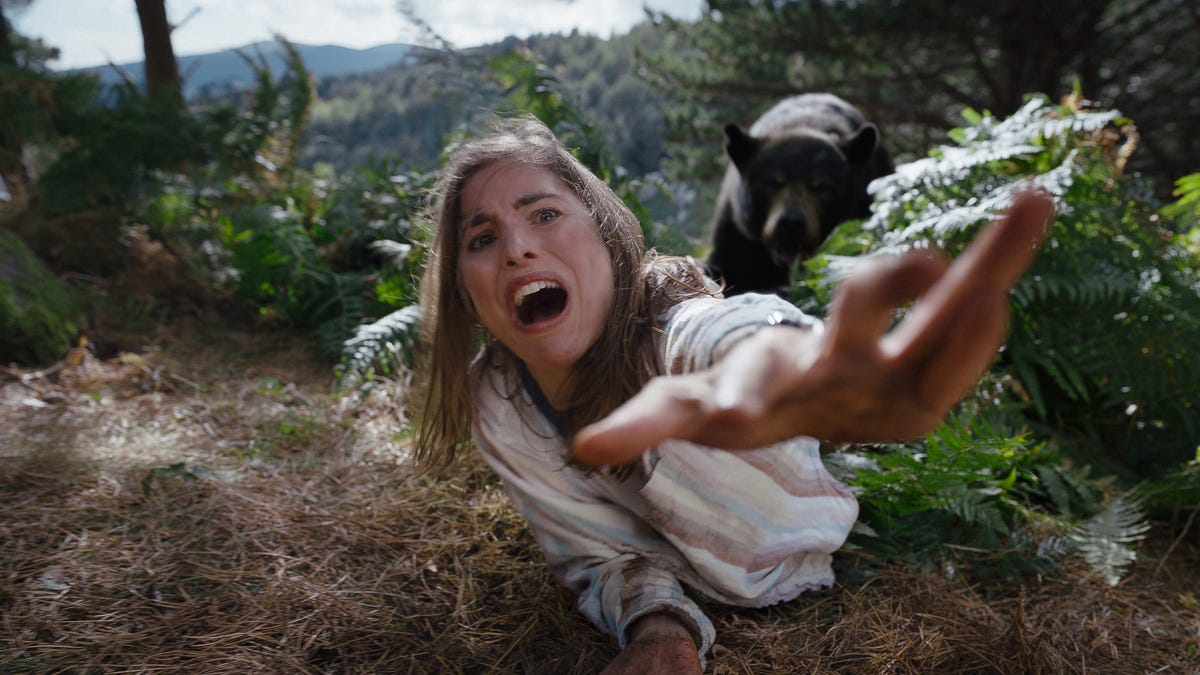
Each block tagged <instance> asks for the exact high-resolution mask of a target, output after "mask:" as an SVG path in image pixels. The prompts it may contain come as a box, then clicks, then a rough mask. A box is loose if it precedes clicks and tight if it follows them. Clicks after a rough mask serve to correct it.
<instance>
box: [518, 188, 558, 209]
mask: <svg viewBox="0 0 1200 675" xmlns="http://www.w3.org/2000/svg"><path fill="white" fill-rule="evenodd" d="M556 196H557V195H555V194H554V193H553V192H530V193H527V194H523V195H521V196H520V197H517V200H516V201H515V202H513V208H517V209H519V208H521V207H522V206H529V205H530V204H532V203H534V202H539V201H541V200H543V199H546V198H547V197H556Z"/></svg>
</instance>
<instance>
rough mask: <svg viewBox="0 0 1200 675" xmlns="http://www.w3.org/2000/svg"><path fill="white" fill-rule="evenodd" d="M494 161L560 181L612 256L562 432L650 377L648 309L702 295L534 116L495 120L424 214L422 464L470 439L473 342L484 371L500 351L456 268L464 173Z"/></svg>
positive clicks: (681, 265)
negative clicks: (609, 300) (429, 239)
mask: <svg viewBox="0 0 1200 675" xmlns="http://www.w3.org/2000/svg"><path fill="white" fill-rule="evenodd" d="M497 161H516V162H523V163H526V164H530V165H534V166H539V167H542V168H545V169H547V170H549V171H551V172H553V173H554V174H555V175H557V176H558V177H559V178H561V179H562V180H563V181H564V182H565V183H566V184H567V186H568V187H570V189H571V190H572V191H573V192H574V193H575V194H576V196H578V197H579V199H580V200H581V201H582V202H583V203H584V205H585V206H587V208H588V209H589V211H590V212H591V216H592V219H593V220H594V221H595V223H596V229H597V231H598V232H599V233H600V238H601V240H602V241H603V242H604V245H605V248H606V249H607V250H608V252H609V255H610V257H611V261H612V268H613V277H614V288H613V305H612V310H611V314H610V319H609V321H608V322H606V324H605V327H604V329H603V330H602V332H601V334H600V336H599V337H598V338H597V340H596V342H595V343H594V344H593V345H592V346H591V347H590V348H589V349H588V350H587V351H586V352H585V353H584V354H583V356H581V357H580V359H579V360H578V361H577V362H576V363H575V365H574V367H573V368H572V372H571V375H570V377H569V379H568V381H567V383H566V389H567V391H568V392H569V396H568V405H567V409H566V410H563V411H559V412H560V415H561V421H562V422H563V425H564V427H565V429H566V431H567V433H568V434H572V433H574V432H575V431H577V430H578V429H580V428H582V427H583V426H585V425H587V424H589V423H591V422H594V421H596V420H598V419H600V418H602V417H604V416H605V415H607V414H608V413H609V412H611V411H612V410H613V409H614V408H616V407H617V406H618V405H620V404H621V403H623V402H625V401H626V400H628V399H629V398H630V397H631V396H633V394H635V393H637V391H638V390H639V389H641V387H642V386H643V385H644V384H645V383H646V381H647V380H649V379H650V378H651V377H653V376H654V375H656V374H658V371H659V365H658V359H657V357H656V356H655V352H654V341H653V337H654V335H653V329H654V321H655V318H656V317H655V313H656V312H658V311H661V310H662V309H664V308H665V307H667V306H669V305H670V304H673V303H675V302H678V301H680V300H682V299H684V298H686V297H689V296H693V295H697V294H701V293H708V292H710V291H709V289H708V287H707V286H706V284H707V280H706V278H705V277H704V273H703V272H702V270H701V269H700V267H699V265H698V264H696V262H695V261H693V260H691V259H690V258H680V257H675V256H659V255H656V254H655V253H654V252H653V251H651V252H649V253H643V245H644V244H643V239H642V230H641V225H640V223H639V222H638V220H637V217H636V216H634V215H633V212H632V211H630V210H629V207H628V206H626V205H625V203H624V202H622V201H621V199H620V197H618V196H617V195H616V193H614V192H613V191H612V189H611V188H610V187H609V186H608V185H607V184H606V183H605V182H604V181H602V180H600V179H599V178H598V177H597V176H596V175H595V174H593V173H592V172H591V171H589V170H588V169H587V168H586V167H584V166H583V164H581V163H580V162H579V160H577V159H576V158H575V157H574V155H572V154H571V153H570V151H568V150H567V149H566V148H565V147H564V146H563V145H562V144H561V143H560V142H559V141H558V139H557V138H555V136H554V134H553V132H551V131H550V129H549V128H547V127H546V126H545V125H544V124H542V123H541V122H540V121H538V120H537V119H535V118H532V117H520V118H516V119H512V120H508V121H502V122H500V123H499V124H498V125H497V129H496V131H495V132H494V133H493V134H491V135H489V136H486V137H483V138H479V139H476V140H472V141H468V142H466V143H464V144H462V145H461V146H459V147H458V148H457V149H455V151H454V153H453V154H452V156H451V157H450V159H449V161H448V162H447V164H446V166H445V167H444V168H443V169H442V173H441V176H440V179H439V181H438V184H437V186H436V188H435V192H434V199H433V201H432V204H431V220H432V221H433V224H434V226H435V228H436V229H435V232H434V240H433V245H432V247H431V249H430V251H429V254H428V257H427V260H426V267H425V273H424V277H423V279H422V283H421V307H422V338H423V340H424V347H425V349H424V353H425V355H426V356H425V361H424V363H423V366H424V367H423V368H422V369H421V370H422V373H421V374H422V376H423V382H421V386H420V387H419V388H418V390H417V391H418V393H417V395H416V397H415V400H414V401H413V402H414V403H415V404H416V406H417V407H418V409H419V411H420V413H419V415H418V421H417V439H416V441H417V448H416V458H417V460H418V462H420V463H421V464H423V465H426V466H441V465H445V464H448V463H449V462H450V461H451V460H452V459H453V458H454V456H455V455H456V454H457V452H458V450H459V448H460V447H461V446H462V445H463V444H464V443H466V442H467V440H468V439H469V437H470V429H471V416H472V414H473V411H474V401H473V397H472V391H471V384H470V368H471V366H470V364H471V362H472V361H473V360H474V359H475V356H476V352H477V349H478V347H477V345H478V344H479V341H480V338H481V337H483V341H484V349H485V354H484V357H483V358H481V359H480V360H479V364H480V365H479V366H477V367H487V366H488V364H491V363H494V362H495V361H496V359H495V358H493V357H495V356H496V355H497V354H500V353H505V352H507V349H506V348H505V347H504V346H503V345H502V344H500V342H499V341H497V340H494V339H488V338H487V337H486V336H482V330H481V328H480V326H479V324H478V322H477V320H476V318H475V312H474V308H473V307H472V306H471V302H470V298H469V297H468V295H467V293H466V290H465V288H464V287H463V285H462V282H461V278H460V274H459V270H458V252H459V250H460V249H459V247H460V241H459V238H460V235H461V232H460V226H459V221H460V219H461V214H460V203H459V202H460V198H461V193H462V189H463V187H464V186H465V185H466V183H467V181H468V180H469V179H470V178H471V176H472V175H474V174H475V173H476V172H477V171H479V170H480V169H482V168H483V167H485V166H487V165H489V164H492V163H493V162H497ZM514 358H515V357H514ZM581 383H587V386H586V387H582V386H579V385H580V384H581Z"/></svg>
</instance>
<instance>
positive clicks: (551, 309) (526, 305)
mask: <svg viewBox="0 0 1200 675" xmlns="http://www.w3.org/2000/svg"><path fill="white" fill-rule="evenodd" d="M513 301H514V304H516V306H517V320H518V321H520V322H521V325H522V326H529V325H532V324H535V323H540V322H542V321H546V320H549V319H553V318H554V317H556V316H558V315H559V314H562V312H563V310H564V309H566V307H567V292H566V291H565V290H563V288H562V287H561V286H559V285H558V284H556V283H554V282H553V281H535V282H533V283H531V284H526V285H525V286H522V287H521V288H519V289H517V292H516V295H515V296H514V298H513Z"/></svg>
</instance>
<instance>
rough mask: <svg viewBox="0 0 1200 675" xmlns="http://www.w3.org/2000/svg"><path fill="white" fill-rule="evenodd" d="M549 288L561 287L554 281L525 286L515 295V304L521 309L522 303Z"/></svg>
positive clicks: (537, 282)
mask: <svg viewBox="0 0 1200 675" xmlns="http://www.w3.org/2000/svg"><path fill="white" fill-rule="evenodd" d="M547 288H559V285H558V284H556V283H554V282H553V281H534V282H532V283H528V284H525V285H524V286H522V287H520V288H518V289H517V292H516V293H513V303H514V304H515V305H516V306H517V307H520V306H521V303H523V302H525V298H527V297H529V296H530V295H533V294H534V293H537V292H538V291H540V290H544V289H547Z"/></svg>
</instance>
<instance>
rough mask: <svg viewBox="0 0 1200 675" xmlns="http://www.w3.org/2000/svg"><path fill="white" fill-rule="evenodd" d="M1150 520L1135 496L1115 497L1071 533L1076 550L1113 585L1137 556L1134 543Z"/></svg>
mask: <svg viewBox="0 0 1200 675" xmlns="http://www.w3.org/2000/svg"><path fill="white" fill-rule="evenodd" d="M1149 530H1150V524H1149V523H1148V522H1146V517H1145V515H1144V514H1143V512H1142V506H1141V504H1140V503H1139V502H1138V501H1137V500H1134V499H1127V498H1125V497H1121V496H1117V497H1113V498H1112V499H1111V500H1110V501H1109V502H1108V505H1107V506H1105V507H1104V509H1103V510H1102V511H1100V512H1099V513H1097V514H1096V515H1094V516H1092V517H1091V518H1089V519H1088V520H1086V521H1084V522H1082V523H1080V524H1079V525H1078V526H1077V527H1075V528H1074V529H1073V530H1072V531H1071V534H1070V538H1071V542H1072V545H1073V546H1074V549H1075V551H1076V552H1077V553H1078V554H1079V555H1080V556H1082V557H1083V559H1084V561H1086V562H1087V564H1088V565H1089V566H1091V568H1092V569H1093V570H1094V571H1096V572H1099V573H1100V574H1101V575H1102V576H1103V577H1104V580H1105V581H1107V582H1108V584H1109V585H1110V586H1115V585H1116V584H1117V582H1119V581H1120V580H1121V577H1122V576H1123V575H1124V573H1125V568H1126V567H1128V566H1129V564H1130V563H1132V562H1133V561H1134V560H1136V559H1137V551H1136V550H1135V549H1134V546H1133V544H1134V543H1136V542H1137V541H1140V540H1142V539H1144V538H1145V537H1146V533H1147V532H1148V531H1149Z"/></svg>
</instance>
